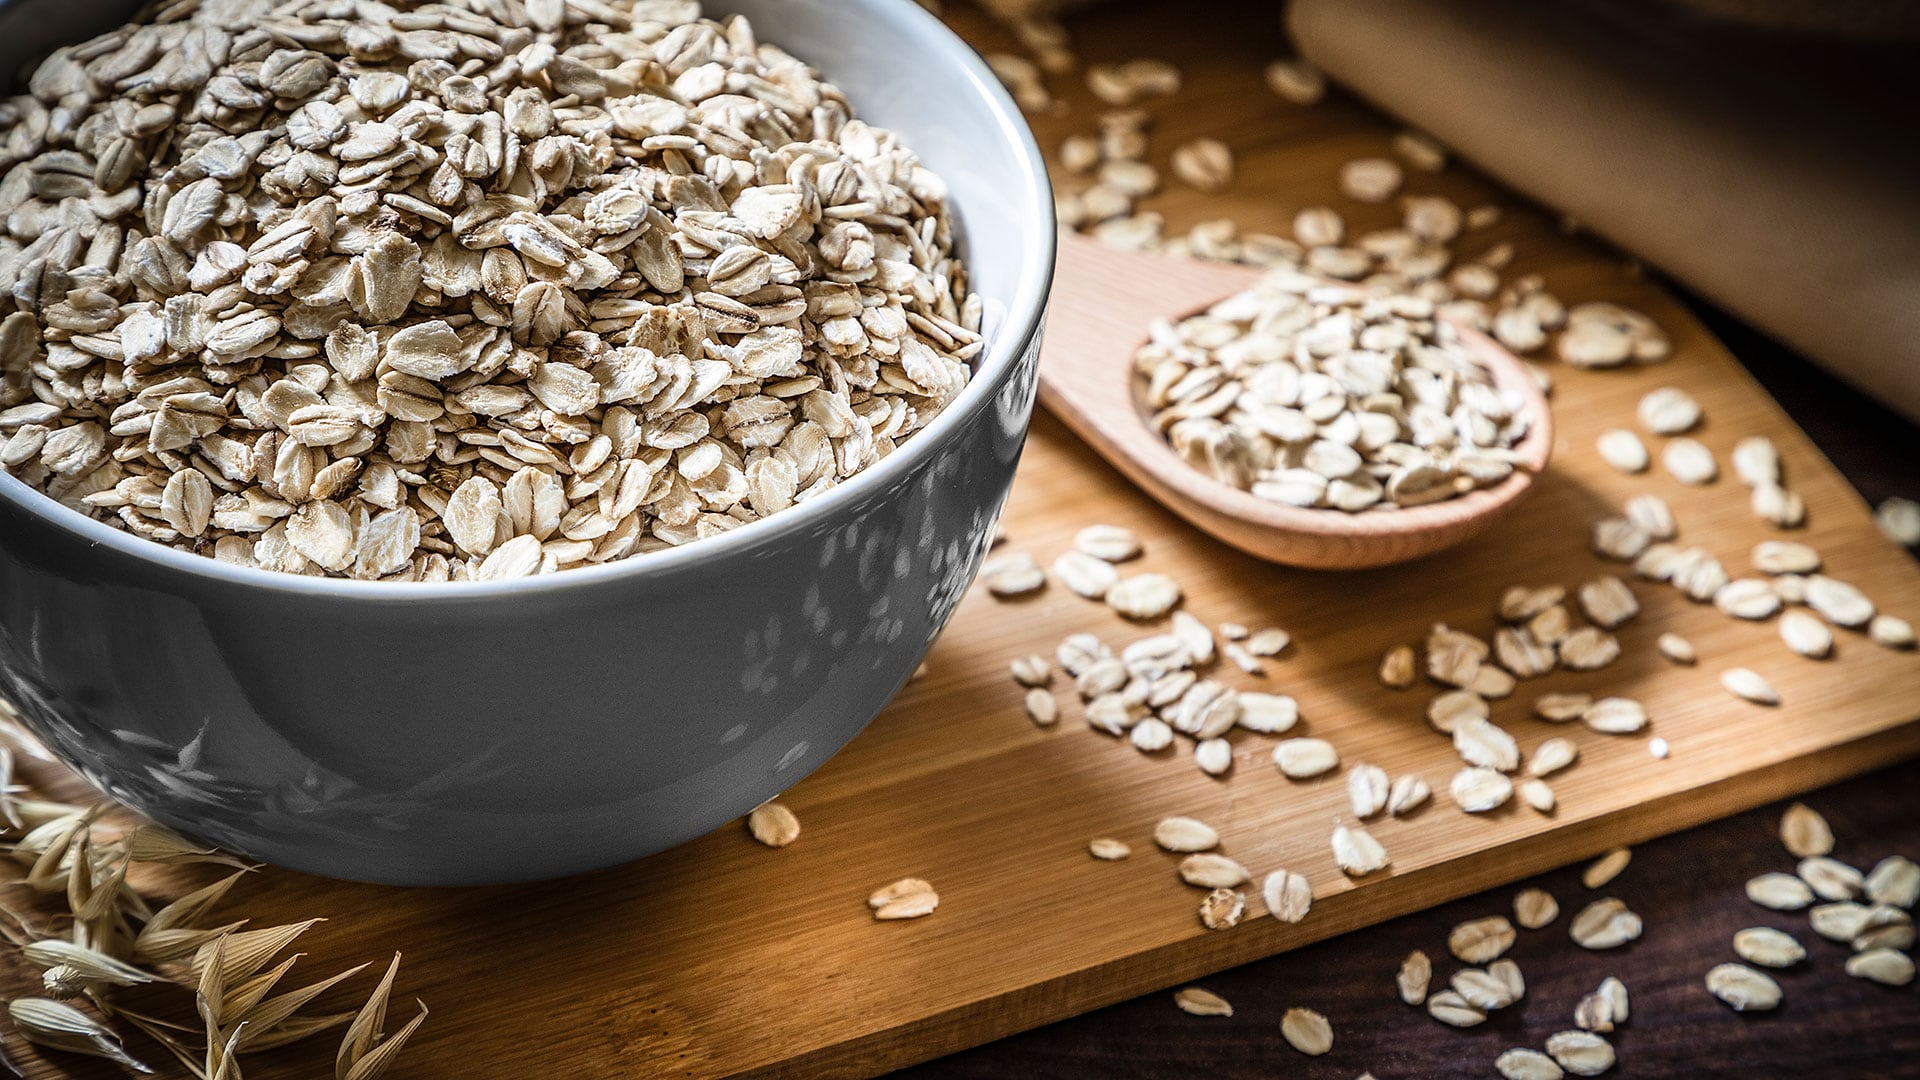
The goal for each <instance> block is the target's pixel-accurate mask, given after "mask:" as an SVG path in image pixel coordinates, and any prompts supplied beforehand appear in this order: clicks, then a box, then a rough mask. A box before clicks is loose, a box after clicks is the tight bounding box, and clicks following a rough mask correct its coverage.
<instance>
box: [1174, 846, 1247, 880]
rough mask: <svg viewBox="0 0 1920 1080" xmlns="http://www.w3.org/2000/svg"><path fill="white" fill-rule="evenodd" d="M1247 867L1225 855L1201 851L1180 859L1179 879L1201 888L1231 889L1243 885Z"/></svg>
mask: <svg viewBox="0 0 1920 1080" xmlns="http://www.w3.org/2000/svg"><path fill="white" fill-rule="evenodd" d="M1250 876H1251V875H1249V874H1248V873H1247V868H1246V867H1244V866H1241V865H1240V864H1239V863H1237V862H1235V861H1234V860H1232V859H1230V858H1228V857H1226V856H1225V855H1218V854H1215V853H1213V852H1201V853H1199V854H1197V855H1189V856H1187V857H1186V858H1184V859H1181V860H1180V880H1182V881H1184V882H1186V883H1187V884H1189V885H1197V886H1199V887H1200V888H1203V889H1231V888H1235V887H1237V886H1240V885H1245V884H1246V883H1247V879H1248V878H1249V877H1250Z"/></svg>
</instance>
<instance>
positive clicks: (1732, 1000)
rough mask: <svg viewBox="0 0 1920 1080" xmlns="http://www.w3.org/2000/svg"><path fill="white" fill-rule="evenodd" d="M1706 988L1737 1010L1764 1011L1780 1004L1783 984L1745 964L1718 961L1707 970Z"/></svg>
mask: <svg viewBox="0 0 1920 1080" xmlns="http://www.w3.org/2000/svg"><path fill="white" fill-rule="evenodd" d="M1707 991H1708V992H1709V993H1711V994H1712V995H1713V996H1714V997H1717V998H1719V999H1720V1000H1721V1001H1723V1002H1725V1003H1726V1005H1727V1007H1728V1008H1731V1009H1733V1010H1734V1011H1735V1012H1764V1011H1766V1010H1768V1009H1772V1008H1776V1007H1778V1006H1779V1004H1780V984H1779V983H1777V982H1774V981H1773V979H1772V978H1771V977H1769V976H1768V975H1766V974H1765V973H1764V972H1760V971H1757V970H1755V969H1753V968H1750V967H1748V966H1747V965H1745V964H1731V963H1729V964H1719V965H1717V966H1715V967H1714V968H1713V969H1712V970H1711V971H1708V972H1707Z"/></svg>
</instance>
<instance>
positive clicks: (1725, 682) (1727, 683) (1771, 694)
mask: <svg viewBox="0 0 1920 1080" xmlns="http://www.w3.org/2000/svg"><path fill="white" fill-rule="evenodd" d="M1720 685H1721V686H1723V687H1725V688H1726V690H1727V692H1728V693H1730V694H1732V695H1733V696H1734V697H1738V698H1745V699H1746V700H1748V701H1751V702H1753V703H1754V704H1756V705H1778V704H1780V692H1779V691H1777V690H1775V689H1774V688H1773V684H1771V683H1769V682H1767V680H1766V679H1764V678H1762V677H1761V676H1760V673H1759V672H1756V671H1754V670H1753V669H1751V668H1743V667H1740V668H1728V669H1727V670H1725V671H1723V672H1721V673H1720Z"/></svg>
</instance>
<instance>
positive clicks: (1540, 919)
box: [1513, 888, 1560, 930]
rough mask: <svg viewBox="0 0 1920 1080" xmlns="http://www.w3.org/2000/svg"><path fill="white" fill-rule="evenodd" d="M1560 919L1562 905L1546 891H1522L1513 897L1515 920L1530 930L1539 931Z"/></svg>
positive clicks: (1527, 889)
mask: <svg viewBox="0 0 1920 1080" xmlns="http://www.w3.org/2000/svg"><path fill="white" fill-rule="evenodd" d="M1559 917H1560V904H1559V902H1558V901H1556V900H1554V898H1553V894H1552V893H1550V892H1548V891H1546V890H1545V889H1539V888H1526V889H1521V890H1520V891H1519V892H1517V893H1515V894H1514V897H1513V919H1514V921H1515V922H1517V923H1519V924H1520V925H1521V926H1523V927H1525V928H1526V929H1528V930H1538V929H1540V928H1541V927H1543V926H1547V925H1548V924H1550V923H1552V922H1553V920H1555V919H1557V918H1559Z"/></svg>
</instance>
